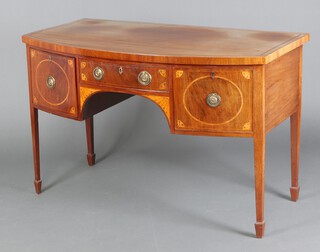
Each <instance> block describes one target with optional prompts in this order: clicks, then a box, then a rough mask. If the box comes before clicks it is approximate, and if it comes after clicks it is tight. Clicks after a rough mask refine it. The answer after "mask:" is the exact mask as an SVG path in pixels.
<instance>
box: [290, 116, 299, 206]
mask: <svg viewBox="0 0 320 252" xmlns="http://www.w3.org/2000/svg"><path fill="white" fill-rule="evenodd" d="M300 121H301V112H300V110H298V111H297V112H296V113H294V114H293V115H291V117H290V128H291V188H290V194H291V200H292V201H297V200H298V198H299V191H300V187H299V182H298V181H299V152H300V151H299V150H300Z"/></svg>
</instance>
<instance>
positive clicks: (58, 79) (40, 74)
mask: <svg viewBox="0 0 320 252" xmlns="http://www.w3.org/2000/svg"><path fill="white" fill-rule="evenodd" d="M30 56H31V57H30V58H31V76H32V77H31V80H32V82H31V83H32V84H31V85H32V95H33V103H34V105H35V106H36V107H39V108H40V109H44V110H46V111H48V112H51V113H57V114H60V113H62V114H65V115H67V116H70V117H75V116H76V114H77V99H76V82H75V67H74V66H75V60H74V58H71V57H65V56H60V55H56V54H52V53H47V52H42V51H37V50H34V49H30Z"/></svg>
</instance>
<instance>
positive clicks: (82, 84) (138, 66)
mask: <svg viewBox="0 0 320 252" xmlns="http://www.w3.org/2000/svg"><path fill="white" fill-rule="evenodd" d="M22 40H23V42H24V43H26V48H27V61H28V75H29V95H30V113H31V126H32V127H31V128H32V140H33V155H34V172H35V181H34V185H35V190H36V192H37V193H40V192H41V182H42V181H41V177H40V154H39V130H38V110H39V109H40V110H43V111H46V112H49V113H52V114H55V115H58V116H62V117H65V118H70V119H74V120H78V121H82V120H85V124H86V137H87V147H88V154H87V159H88V164H89V165H94V163H95V153H94V136H93V116H94V115H95V114H96V113H99V112H100V111H102V110H104V109H107V108H109V107H111V106H113V105H115V104H117V103H119V102H122V101H124V100H126V99H128V98H129V97H131V96H133V95H139V96H143V97H145V98H147V99H150V100H151V101H153V102H154V103H156V104H157V105H158V106H159V108H160V109H161V110H162V111H163V113H164V115H165V116H166V119H167V121H168V125H169V128H170V131H171V133H174V134H191V135H205V136H226V137H251V138H253V143H254V177H255V194H256V223H255V229H256V236H257V237H258V238H261V237H262V236H263V235H264V229H265V222H264V171H265V144H266V134H267V133H268V132H269V131H271V130H272V129H273V128H274V127H276V126H277V125H279V124H280V123H281V122H283V121H284V120H286V119H287V118H289V117H290V125H291V127H290V129H291V180H292V182H291V188H290V193H291V199H292V200H293V201H296V200H297V199H298V196H299V189H300V188H299V184H298V171H299V145H300V120H301V85H302V84H301V83H302V81H301V79H302V47H303V44H304V43H306V42H307V41H309V34H303V33H286V32H267V31H251V30H239V29H224V28H209V27H194V26H182V25H165V24H152V23H136V22H122V21H109V20H94V19H82V20H79V21H75V22H72V23H68V24H64V25H61V26H57V27H53V28H49V29H45V30H41V31H37V32H33V33H29V34H27V35H24V36H22Z"/></svg>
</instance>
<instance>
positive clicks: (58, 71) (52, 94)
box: [35, 59, 70, 106]
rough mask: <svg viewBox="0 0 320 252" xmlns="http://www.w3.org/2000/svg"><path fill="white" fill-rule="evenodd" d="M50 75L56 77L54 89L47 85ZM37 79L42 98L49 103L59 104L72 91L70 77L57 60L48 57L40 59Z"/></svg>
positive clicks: (36, 74)
mask: <svg viewBox="0 0 320 252" xmlns="http://www.w3.org/2000/svg"><path fill="white" fill-rule="evenodd" d="M48 76H52V77H53V78H54V79H55V87H54V88H52V89H49V88H48V87H47V85H46V81H47V78H48ZM35 81H36V87H37V90H38V92H39V94H40V96H41V98H42V99H43V100H44V101H46V102H47V103H48V104H50V105H53V106H59V105H61V104H63V103H64V102H65V101H66V100H67V99H68V96H69V92H70V83H69V78H68V76H67V74H66V72H65V70H64V69H63V68H62V67H61V66H60V65H59V64H58V63H57V62H55V61H52V60H48V59H46V60H42V61H40V62H39V64H38V65H37V68H36V73H35Z"/></svg>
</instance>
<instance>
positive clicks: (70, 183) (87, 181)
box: [0, 98, 320, 252]
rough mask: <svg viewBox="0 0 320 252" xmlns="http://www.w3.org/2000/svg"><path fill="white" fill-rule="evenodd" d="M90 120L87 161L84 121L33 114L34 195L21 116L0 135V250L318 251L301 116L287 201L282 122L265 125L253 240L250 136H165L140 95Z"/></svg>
mask: <svg viewBox="0 0 320 252" xmlns="http://www.w3.org/2000/svg"><path fill="white" fill-rule="evenodd" d="M131 103H134V106H130V104H131ZM137 107H138V108H140V109H137ZM128 110H129V111H128ZM121 111H122V112H123V111H126V113H127V114H129V116H127V117H125V118H123V117H121ZM116 112H117V113H116ZM145 115H148V117H146V116H145ZM26 117H27V115H26ZM28 122H29V121H28ZM95 122H96V124H95V130H96V153H97V159H98V162H97V164H96V165H95V166H94V167H92V168H89V167H88V166H87V165H86V156H85V151H86V146H85V139H84V125H83V124H81V123H78V122H73V121H69V120H68V121H66V120H63V119H61V118H58V117H52V116H49V115H48V114H45V113H40V123H42V124H40V125H41V128H40V129H41V131H40V135H41V148H42V152H41V162H42V177H43V189H44V191H43V193H42V194H41V195H39V196H36V195H35V193H34V190H33V170H32V169H33V165H32V153H31V142H30V141H31V139H30V135H29V134H27V133H29V130H30V128H29V125H26V126H25V128H26V132H27V133H26V134H25V136H23V135H21V136H20V137H21V139H20V140H19V141H15V142H12V141H11V142H10V141H9V139H10V137H14V136H12V134H11V135H10V132H8V137H7V138H3V139H4V141H7V142H6V144H4V143H2V146H5V147H4V150H3V151H2V152H1V153H2V156H1V164H2V167H1V176H0V251H1V252H9V251H15V252H16V251H24V252H28V251H32V252H37V251H41V252H43V251H46V252H50V251H54V252H56V251H77V252H81V251H84V252H87V251H97V252H98V251H103V252H105V251H112V252H118V251H121V252H124V251H139V252H143V251H146V252H152V251H166V252H170V251H172V252H179V251H183V252H189V251H190V252H194V251H203V252H206V251H291V252H294V251H319V249H320V239H319V237H320V228H319V226H320V218H319V217H320V211H319V207H320V185H319V183H318V177H319V175H320V171H319V167H320V166H319V164H320V156H319V147H318V146H319V142H320V141H319V137H318V136H316V137H314V135H311V134H309V133H310V132H309V131H310V128H308V127H309V126H305V127H303V131H302V139H303V141H302V149H301V176H300V183H301V197H300V200H299V201H298V202H297V203H293V202H291V201H290V200H289V186H290V143H289V124H288V122H284V123H283V124H282V125H281V126H280V127H278V128H277V129H275V130H274V131H273V132H271V133H270V134H269V135H268V138H267V157H266V194H265V200H266V203H265V204H266V206H265V213H266V214H265V218H266V234H265V237H264V239H262V240H259V239H256V238H254V226H253V224H254V222H255V205H254V189H253V188H254V181H253V147H252V139H241V138H210V137H192V136H180V135H170V134H169V132H168V127H167V124H166V121H165V119H164V116H163V115H162V113H161V112H160V110H159V109H158V108H157V107H156V106H155V105H153V104H152V103H151V102H149V101H146V100H143V99H142V98H132V99H130V100H129V101H126V102H124V103H123V104H120V105H119V106H118V107H117V108H112V109H111V110H110V111H109V112H103V113H101V114H99V115H98V116H96V120H95ZM9 136H10V137H9Z"/></svg>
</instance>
